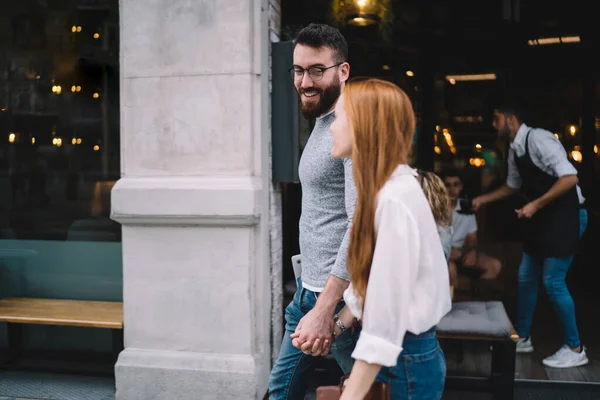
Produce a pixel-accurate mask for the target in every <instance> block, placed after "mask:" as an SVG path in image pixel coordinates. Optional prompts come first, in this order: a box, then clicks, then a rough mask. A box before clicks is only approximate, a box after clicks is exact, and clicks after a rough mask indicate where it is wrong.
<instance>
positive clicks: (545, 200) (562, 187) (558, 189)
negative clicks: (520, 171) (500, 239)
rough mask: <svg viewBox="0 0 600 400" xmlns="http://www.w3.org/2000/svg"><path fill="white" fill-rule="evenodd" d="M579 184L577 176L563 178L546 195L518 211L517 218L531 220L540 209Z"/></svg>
mask: <svg viewBox="0 0 600 400" xmlns="http://www.w3.org/2000/svg"><path fill="white" fill-rule="evenodd" d="M577 182H578V179H577V176H576V175H566V176H561V177H560V178H558V180H557V181H556V182H554V185H552V187H551V188H550V189H549V190H548V191H547V192H546V193H544V194H543V195H542V196H540V197H538V198H537V199H535V200H533V201H531V202H529V203H527V204H526V205H525V206H524V207H523V208H521V209H519V210H516V213H517V216H518V217H519V218H531V217H532V216H533V215H534V214H535V213H536V212H537V211H538V210H539V209H540V208H542V207H545V206H546V205H548V204H549V203H551V202H552V201H553V200H555V199H556V198H558V197H560V196H562V195H563V194H565V193H566V192H568V191H569V190H570V189H571V188H573V186H575V185H577Z"/></svg>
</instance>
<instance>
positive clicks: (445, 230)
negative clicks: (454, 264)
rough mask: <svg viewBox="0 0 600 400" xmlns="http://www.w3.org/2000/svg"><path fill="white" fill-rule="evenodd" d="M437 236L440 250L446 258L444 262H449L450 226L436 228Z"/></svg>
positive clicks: (450, 246)
mask: <svg viewBox="0 0 600 400" xmlns="http://www.w3.org/2000/svg"><path fill="white" fill-rule="evenodd" d="M437 230H438V235H439V236H440V241H441V242H442V249H443V250H444V255H445V256H446V261H449V260H450V253H452V227H451V226H441V225H438V226H437Z"/></svg>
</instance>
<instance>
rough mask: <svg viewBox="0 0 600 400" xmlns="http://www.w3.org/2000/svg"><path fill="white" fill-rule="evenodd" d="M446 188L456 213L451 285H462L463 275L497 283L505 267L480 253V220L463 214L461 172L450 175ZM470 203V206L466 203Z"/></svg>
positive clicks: (466, 213)
mask: <svg viewBox="0 0 600 400" xmlns="http://www.w3.org/2000/svg"><path fill="white" fill-rule="evenodd" d="M443 180H444V184H445V185H446V189H447V190H448V196H449V197H450V211H451V212H452V251H451V253H450V261H449V269H450V270H449V272H450V284H451V285H452V286H454V287H460V286H463V285H459V276H458V275H459V273H460V274H464V275H469V276H471V277H472V278H480V279H495V278H496V277H498V275H499V274H500V270H501V269H502V264H501V263H500V261H499V260H497V259H495V258H493V257H490V256H488V255H487V254H485V253H483V252H481V251H478V250H477V220H476V218H475V215H474V213H473V211H472V210H471V209H470V206H468V207H469V209H468V210H466V209H465V210H463V209H462V208H463V207H461V202H460V201H459V200H460V195H461V193H462V190H463V183H462V180H461V177H460V174H459V173H458V171H453V170H450V171H446V172H445V173H444V174H443ZM465 203H468V202H465Z"/></svg>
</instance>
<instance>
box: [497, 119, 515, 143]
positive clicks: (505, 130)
mask: <svg viewBox="0 0 600 400" xmlns="http://www.w3.org/2000/svg"><path fill="white" fill-rule="evenodd" d="M499 133H500V136H505V137H507V138H509V139H512V138H511V135H510V128H509V127H508V124H507V123H506V122H504V126H503V127H502V129H501V130H500V132H499Z"/></svg>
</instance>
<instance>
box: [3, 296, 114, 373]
mask: <svg viewBox="0 0 600 400" xmlns="http://www.w3.org/2000/svg"><path fill="white" fill-rule="evenodd" d="M0 322H6V323H7V330H8V346H9V362H10V361H13V360H14V359H16V358H17V357H18V355H19V352H20V350H21V349H22V345H23V343H22V342H23V329H22V328H23V324H34V325H58V326H80V327H86V328H102V329H111V330H112V351H113V358H114V360H115V361H116V357H117V356H118V355H119V353H120V352H121V350H123V303H121V302H105V301H80V300H56V299H30V298H6V299H1V300H0Z"/></svg>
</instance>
